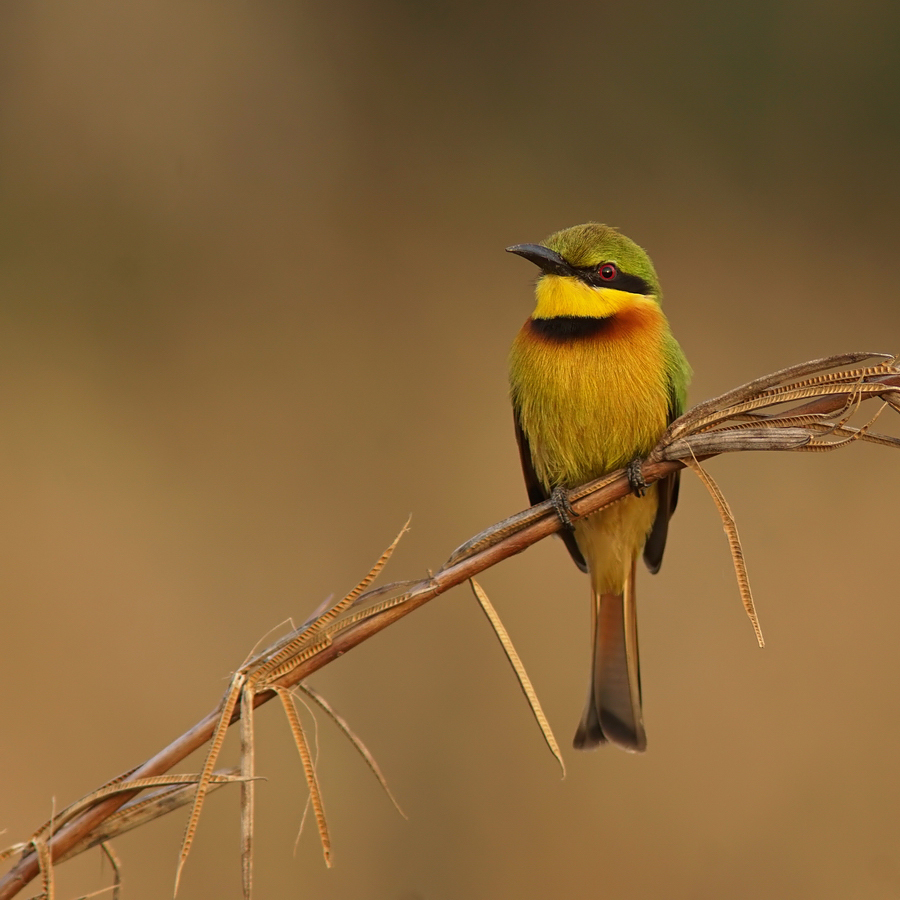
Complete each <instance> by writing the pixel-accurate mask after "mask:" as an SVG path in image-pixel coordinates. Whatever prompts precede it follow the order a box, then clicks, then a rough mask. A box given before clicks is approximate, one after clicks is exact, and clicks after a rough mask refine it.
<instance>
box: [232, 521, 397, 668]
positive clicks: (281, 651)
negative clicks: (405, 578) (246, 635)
mask: <svg viewBox="0 0 900 900" xmlns="http://www.w3.org/2000/svg"><path fill="white" fill-rule="evenodd" d="M409 522H410V520H409V519H407V520H406V524H405V525H404V526H403V528H401V529H400V533H399V534H398V535H397V537H395V538H394V540H393V543H391V545H390V546H389V547H388V548H387V550H385V551H384V553H382V554H381V556H380V557H379V558H378V560H377V561H376V563H375V565H374V566H372V568H371V569H369V572H368V573H367V574H366V576H365V577H364V578H363V579H362V581H360V582H359V584H357V585H356V587H355V588H353V590H352V591H350V593H349V594H347V595H346V596H344V597H343V598H342V599H341V600H339V601H338V602H337V603H336V604H334V606H332V607H331V608H330V609H328V610H326V611H325V612H324V613H322V614H321V615H318V616H316V617H314V618H313V619H312V620H310V621H308V622H306V623H304V625H302V626H301V629H300V631H299V633H297V634H294V635H288V636H287V637H286V638H285V639H284V640H283V641H281V642H279V643H278V644H276V645H275V647H274V648H271V650H269V651H267V652H266V653H264V654H263V655H262V659H258V660H254V661H251V662H250V663H249V665H248V666H247V668H248V669H253V670H254V672H253V679H252V680H253V683H254V684H268V683H269V682H271V681H274V680H275V679H277V678H281V677H282V676H284V675H286V674H287V673H288V672H290V671H291V669H292V668H294V667H295V666H296V665H298V664H299V663H300V662H302V661H303V660H304V659H307V658H308V656H298V651H299V650H300V649H301V648H302V647H304V646H305V645H307V644H308V642H309V641H310V639H312V638H313V637H315V636H316V635H318V634H319V633H320V632H321V631H322V629H323V627H324V626H326V625H328V623H329V622H332V621H333V620H334V619H335V618H337V617H338V616H339V615H340V614H341V613H342V612H344V611H345V610H346V609H348V608H349V607H350V606H352V605H353V603H354V601H356V600H357V599H358V597H359V596H360V594H362V593H363V591H364V590H365V589H366V588H367V587H368V586H369V585H370V584H371V583H372V582H373V581H374V580H375V579H376V578H377V577H378V575H379V574H380V573H381V570H382V569H383V568H384V567H385V566H386V565H387V563H388V560H389V559H390V558H391V556H392V555H393V553H394V550H396V548H397V544H399V543H400V538H402V537H403V535H404V534H406V532H407V530H408V528H409ZM328 640H329V638H328V636H327V635H326V645H327V642H328ZM321 649H322V648H321V647H318V648H317V649H316V650H315V652H316V653H318V652H319V651H320V650H321Z"/></svg>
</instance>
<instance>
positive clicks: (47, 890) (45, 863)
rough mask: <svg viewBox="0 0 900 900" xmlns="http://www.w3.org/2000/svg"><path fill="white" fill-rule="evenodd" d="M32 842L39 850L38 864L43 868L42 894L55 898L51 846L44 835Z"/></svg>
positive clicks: (49, 899) (51, 898) (50, 898)
mask: <svg viewBox="0 0 900 900" xmlns="http://www.w3.org/2000/svg"><path fill="white" fill-rule="evenodd" d="M51 831H52V828H51ZM32 844H33V845H34V849H35V850H36V851H37V858H38V864H39V865H40V870H41V889H42V890H41V896H42V897H45V898H46V900H53V898H54V896H55V886H54V883H53V859H52V857H51V855H50V848H49V847H48V846H47V842H46V841H45V840H44V839H43V838H42V837H38V838H34V839H33V840H32Z"/></svg>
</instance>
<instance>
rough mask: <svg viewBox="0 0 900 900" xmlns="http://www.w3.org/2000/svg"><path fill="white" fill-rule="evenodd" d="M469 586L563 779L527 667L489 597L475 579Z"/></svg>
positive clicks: (559, 757) (550, 731) (559, 755)
mask: <svg viewBox="0 0 900 900" xmlns="http://www.w3.org/2000/svg"><path fill="white" fill-rule="evenodd" d="M469 584H471V585H472V591H473V593H474V594H475V598H476V599H477V600H478V602H479V604H480V605H481V608H482V609H483V610H484V614H485V615H486V616H487V618H488V621H489V622H490V623H491V627H492V628H493V629H494V634H496V635H497V640H498V641H500V645H501V646H502V647H503V652H504V653H505V654H506V658H507V659H508V660H509V662H510V665H511V666H512V667H513V671H514V672H515V673H516V678H518V680H519V687H521V688H522V693H524V694H525V697H526V698H527V699H528V703H529V704H530V706H531V711H532V713H533V714H534V718H535V721H536V722H537V723H538V727H539V728H540V729H541V734H543V735H544V740H545V741H546V742H547V746H548V747H549V748H550V752H551V753H552V754H553V755H554V756H555V757H556V761H557V762H558V763H559V767H560V769H562V775H563V778H565V777H566V764H565V763H564V762H563V758H562V753H560V750H559V744H557V743H556V738H555V737H554V736H553V729H552V728H550V723H549V722H548V721H547V717H546V716H545V715H544V710H543V709H541V703H540V701H539V700H538V698H537V694H536V693H535V690H534V688H533V687H532V685H531V679H530V678H529V677H528V673H527V672H526V671H525V666H523V665H522V660H521V659H520V658H519V654H518V653H516V648H515V647H514V646H513V642H512V641H511V640H510V637H509V634H508V633H507V631H506V629H505V628H504V627H503V623H502V622H501V621H500V616H498V615H497V610H495V609H494V607H493V605H492V604H491V601H490V600H489V599H488V595H487V594H486V593H485V592H484V590H483V589H482V587H481V585H480V584H479V583H478V582H477V581H476V580H475V579H474V578H470V579H469Z"/></svg>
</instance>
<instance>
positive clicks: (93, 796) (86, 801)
mask: <svg viewBox="0 0 900 900" xmlns="http://www.w3.org/2000/svg"><path fill="white" fill-rule="evenodd" d="M136 771H137V767H135V768H133V769H129V770H128V771H127V772H123V773H122V774H121V775H117V776H116V777H115V778H110V780H109V781H107V782H106V783H105V784H102V785H101V786H100V787H99V788H97V789H96V790H95V791H92V792H91V793H90V794H88V795H87V796H86V797H82V798H81V799H80V800H78V801H76V802H75V803H72V804H70V805H69V806H67V807H66V808H65V809H63V810H62V812H59V813H57V814H56V815H55V816H54V817H53V818H52V819H47V821H46V822H44V824H43V825H41V827H40V828H38V829H37V831H35V832H34V834H32V835H31V839H32V840H33V839H34V838H36V837H37V836H38V835H41V834H44V833H45V832H47V831H49V830H50V828H51V826H52V827H53V830H54V831H58V830H59V829H60V827H61V826H62V824H63V823H64V822H68V821H69V820H70V819H71V818H73V817H74V816H75V815H76V814H77V813H78V812H80V811H81V810H83V809H85V808H87V807H88V806H90V805H92V803H93V802H95V801H96V800H97V799H98V798H100V797H105V796H109V795H110V794H115V793H118V791H119V790H120V789H119V788H117V785H121V784H124V783H125V782H126V781H128V780H129V779H130V778H131V776H132V775H133V774H134V773H135V772H136ZM0 859H3V854H0Z"/></svg>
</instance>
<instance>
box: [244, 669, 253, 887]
mask: <svg viewBox="0 0 900 900" xmlns="http://www.w3.org/2000/svg"><path fill="white" fill-rule="evenodd" d="M241 775H242V776H243V778H244V780H243V781H242V782H241V882H242V889H243V892H244V900H250V898H251V897H252V895H253V824H254V803H255V800H256V780H255V775H256V744H255V737H254V732H253V694H252V693H251V692H250V691H249V690H248V689H247V686H246V685H245V686H244V690H243V691H242V692H241Z"/></svg>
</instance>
